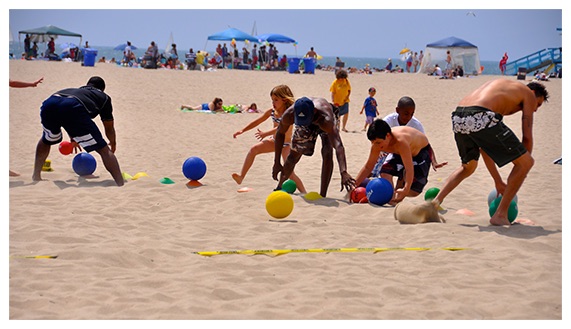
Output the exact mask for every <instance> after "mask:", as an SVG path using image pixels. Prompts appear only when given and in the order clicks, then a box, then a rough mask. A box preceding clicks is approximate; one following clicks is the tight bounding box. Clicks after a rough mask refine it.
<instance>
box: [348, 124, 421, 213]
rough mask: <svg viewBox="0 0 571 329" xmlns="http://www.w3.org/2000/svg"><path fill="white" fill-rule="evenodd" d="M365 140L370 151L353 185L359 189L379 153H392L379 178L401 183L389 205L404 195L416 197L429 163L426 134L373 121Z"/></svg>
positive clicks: (419, 191) (400, 199) (397, 201)
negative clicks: (368, 144) (396, 178)
mask: <svg viewBox="0 0 571 329" xmlns="http://www.w3.org/2000/svg"><path fill="white" fill-rule="evenodd" d="M367 138H368V139H369V140H370V141H371V151H370V153H369V158H368V159H367V162H366V163H365V165H364V166H363V168H361V171H359V174H358V175H357V178H356V180H355V185H356V186H359V184H361V182H363V180H364V179H365V178H367V177H368V176H369V174H370V173H371V171H372V170H373V167H374V166H375V163H376V162H377V159H378V158H379V154H380V153H381V152H387V153H392V154H393V157H392V159H390V160H388V161H387V162H385V163H384V164H383V166H382V168H381V177H382V178H385V179H387V180H389V181H390V182H392V181H393V176H397V177H398V181H399V182H401V183H400V184H397V186H396V187H395V193H394V196H393V199H392V200H391V201H390V204H393V205H394V204H396V203H399V202H401V201H402V200H403V199H404V198H405V197H407V196H410V197H415V196H417V195H419V194H420V193H421V192H422V190H423V189H424V186H426V184H427V183H428V173H429V172H430V166H431V164H432V160H431V158H432V157H431V154H432V148H431V147H430V144H429V142H428V138H427V137H426V135H425V134H423V133H422V132H420V131H419V130H418V129H415V128H411V127H408V126H399V127H393V128H391V127H390V126H389V124H388V123H387V122H386V121H384V120H381V119H376V120H375V121H373V124H372V125H371V126H370V127H369V130H368V131H367ZM403 178H404V179H403ZM401 184H402V186H400V185H401Z"/></svg>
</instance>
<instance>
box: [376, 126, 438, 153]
mask: <svg viewBox="0 0 571 329" xmlns="http://www.w3.org/2000/svg"><path fill="white" fill-rule="evenodd" d="M391 133H392V135H393V142H391V143H390V146H389V147H388V148H387V149H386V150H384V151H385V152H390V153H395V154H401V155H402V153H405V152H403V150H405V149H407V148H409V149H410V154H411V155H412V156H413V157H414V156H416V155H418V153H419V152H420V150H422V149H423V148H425V147H426V146H427V145H428V138H427V137H426V135H425V134H423V133H422V132H420V131H419V130H418V129H415V128H412V127H408V126H399V127H393V128H391Z"/></svg>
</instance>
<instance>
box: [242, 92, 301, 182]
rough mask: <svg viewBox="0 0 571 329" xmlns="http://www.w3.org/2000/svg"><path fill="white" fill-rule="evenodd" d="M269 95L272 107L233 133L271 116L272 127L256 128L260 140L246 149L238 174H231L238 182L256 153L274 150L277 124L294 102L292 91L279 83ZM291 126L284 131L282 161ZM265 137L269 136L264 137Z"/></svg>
mask: <svg viewBox="0 0 571 329" xmlns="http://www.w3.org/2000/svg"><path fill="white" fill-rule="evenodd" d="M270 97H271V98H272V108H270V109H268V110H266V111H265V112H263V113H262V115H261V116H260V117H258V118H257V119H255V120H254V121H252V122H250V123H249V124H248V125H246V127H244V128H243V129H241V130H238V131H237V132H235V133H234V135H233V136H234V138H236V137H237V136H238V135H241V134H243V133H244V132H246V131H248V130H250V129H252V128H254V127H257V126H258V125H260V124H261V123H262V122H264V121H266V120H267V119H268V118H271V119H272V121H273V128H272V129H270V130H268V131H261V130H260V129H258V131H257V132H256V133H255V137H256V138H257V139H258V140H259V141H260V142H258V143H256V144H254V145H253V146H252V147H251V148H250V151H248V154H247V155H246V159H244V164H243V165H242V171H241V172H240V174H238V173H233V174H232V178H233V179H234V180H235V181H236V183H238V184H242V181H243V180H244V177H246V174H247V173H248V170H250V168H251V167H252V164H254V159H255V157H256V156H257V155H258V154H262V153H273V152H275V144H274V138H273V136H274V134H275V133H276V130H277V127H278V124H279V122H280V120H281V117H282V115H283V113H284V112H285V110H287V109H288V108H289V107H290V106H292V105H293V103H294V102H295V99H294V98H293V93H292V92H291V89H290V88H289V87H288V86H286V85H279V86H276V87H274V88H273V89H272V91H271V92H270ZM292 128H293V125H292V126H291V127H290V129H289V130H288V132H287V133H286V136H285V141H286V143H284V148H283V152H282V158H283V159H284V161H285V159H286V158H287V156H288V154H289V150H290V141H291V135H292ZM266 137H269V138H267V139H265V138H266ZM290 178H291V179H292V180H293V181H294V182H295V183H296V186H297V188H298V189H299V191H300V192H301V193H306V191H305V187H304V186H303V183H302V182H301V179H300V178H299V177H298V176H297V175H296V174H295V172H292V174H291V176H290Z"/></svg>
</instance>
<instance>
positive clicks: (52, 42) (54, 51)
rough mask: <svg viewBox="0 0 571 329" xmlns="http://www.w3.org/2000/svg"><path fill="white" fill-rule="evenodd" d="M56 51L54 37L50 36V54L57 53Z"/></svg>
mask: <svg viewBox="0 0 571 329" xmlns="http://www.w3.org/2000/svg"><path fill="white" fill-rule="evenodd" d="M55 53H56V44H55V41H54V38H53V37H52V38H50V42H48V54H55Z"/></svg>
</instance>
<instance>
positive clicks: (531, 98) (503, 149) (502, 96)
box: [436, 79, 549, 225]
mask: <svg viewBox="0 0 571 329" xmlns="http://www.w3.org/2000/svg"><path fill="white" fill-rule="evenodd" d="M548 98H549V94H548V93H547V90H546V89H545V87H544V86H543V85H542V84H540V83H537V82H531V83H529V84H527V86H526V85H524V84H522V83H520V82H518V81H513V80H507V79H497V80H492V81H489V82H486V83H485V84H483V85H482V86H481V87H479V88H478V89H476V90H475V91H473V92H472V93H471V94H469V95H468V96H466V97H464V98H463V99H462V100H461V101H460V103H459V104H458V107H456V110H455V111H454V112H452V129H453V131H454V138H455V139H456V146H457V148H458V152H459V154H460V158H461V160H462V165H461V166H460V168H458V169H456V171H454V172H453V173H452V174H451V175H450V177H448V179H447V180H446V183H445V184H444V187H443V188H442V190H440V193H438V195H437V196H436V200H438V201H439V202H440V203H442V201H444V198H446V196H447V195H448V194H450V192H452V190H453V189H454V188H456V186H458V185H459V184H460V183H461V182H462V181H463V180H464V179H466V178H468V177H469V176H470V175H472V174H473V173H474V171H475V170H476V167H477V166H478V159H479V157H480V153H481V154H482V158H483V159H484V163H485V164H486V168H487V169H488V171H489V172H490V175H491V176H492V178H493V179H494V184H495V186H496V191H498V194H501V195H502V196H503V197H502V201H501V202H500V204H499V206H498V208H497V210H496V212H495V214H494V215H493V216H492V218H490V223H491V224H492V225H510V222H509V221H508V208H509V205H510V201H511V200H512V199H513V197H514V196H515V195H516V193H517V191H518V190H519V189H520V187H521V185H522V184H523V181H524V180H525V177H526V176H527V174H528V172H529V171H530V170H531V167H533V163H534V160H533V158H532V156H531V152H532V149H533V136H532V132H533V115H534V113H535V112H536V111H537V109H538V108H539V107H540V106H541V105H542V104H543V102H544V101H546V100H547V99H548ZM517 112H521V113H522V116H521V126H522V133H523V134H522V141H521V142H520V141H519V139H518V138H517V136H516V135H515V134H514V133H513V131H512V130H511V129H510V128H509V127H508V126H506V125H505V124H504V123H503V121H502V118H503V116H505V115H512V114H515V113H517ZM510 162H511V163H513V165H514V167H513V168H512V170H511V172H510V174H509V176H508V180H507V183H504V182H503V180H502V178H501V176H500V175H499V173H498V169H497V168H496V165H497V166H498V167H502V166H504V165H506V164H508V163H510Z"/></svg>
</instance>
